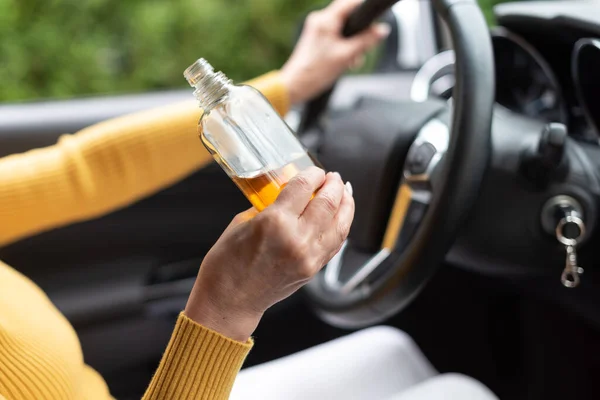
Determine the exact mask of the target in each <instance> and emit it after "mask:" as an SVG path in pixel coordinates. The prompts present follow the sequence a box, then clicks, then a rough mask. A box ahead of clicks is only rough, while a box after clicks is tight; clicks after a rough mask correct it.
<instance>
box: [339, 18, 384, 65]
mask: <svg viewBox="0 0 600 400" xmlns="http://www.w3.org/2000/svg"><path fill="white" fill-rule="evenodd" d="M390 31H391V28H390V26H389V25H388V24H386V23H379V24H375V25H373V26H371V27H370V28H368V29H365V30H364V31H363V32H361V33H358V34H356V35H354V36H352V37H351V38H349V39H348V40H346V42H345V46H344V47H345V51H346V52H347V55H348V57H349V58H350V59H351V60H354V59H356V58H357V57H358V56H360V55H361V54H363V53H364V52H365V51H367V50H369V49H370V48H372V47H374V46H375V45H376V44H377V43H379V42H380V41H381V40H383V39H385V38H386V37H388V35H389V34H390Z"/></svg>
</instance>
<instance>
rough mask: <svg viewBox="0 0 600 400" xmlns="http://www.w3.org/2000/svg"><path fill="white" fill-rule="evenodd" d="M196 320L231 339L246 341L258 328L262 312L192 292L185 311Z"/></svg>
mask: <svg viewBox="0 0 600 400" xmlns="http://www.w3.org/2000/svg"><path fill="white" fill-rule="evenodd" d="M184 313H185V315H186V316H187V317H188V318H190V319H191V320H193V321H194V322H196V323H198V324H200V325H202V326H204V327H205V328H208V329H211V330H213V331H215V332H218V333H220V334H221V335H223V336H226V337H228V338H230V339H233V340H236V341H238V342H242V343H245V342H247V341H248V339H250V336H252V333H253V332H254V331H255V330H256V327H257V326H258V323H259V322H260V319H261V318H262V313H257V312H251V311H248V310H245V309H242V308H240V307H231V306H227V305H224V304H219V302H218V301H215V300H211V296H210V295H198V294H196V292H195V291H193V292H192V294H191V296H190V298H189V300H188V302H187V304H186V307H185V311H184Z"/></svg>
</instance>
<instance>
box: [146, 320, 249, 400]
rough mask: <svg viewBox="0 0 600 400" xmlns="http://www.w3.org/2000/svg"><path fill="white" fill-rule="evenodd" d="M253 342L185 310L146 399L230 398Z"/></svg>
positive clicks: (201, 399) (221, 399) (219, 399)
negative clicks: (233, 337)
mask: <svg viewBox="0 0 600 400" xmlns="http://www.w3.org/2000/svg"><path fill="white" fill-rule="evenodd" d="M252 344H253V343H252V341H251V340H248V341H247V342H246V343H241V342H236V341H234V340H231V339H229V338H226V337H225V336H222V335H220V334H219V333H217V332H215V331H212V330H209V329H207V328H205V327H203V326H201V325H198V324H197V323H195V322H193V321H192V320H191V319H189V318H187V317H186V316H185V315H183V313H182V314H181V315H180V316H179V319H178V320H177V325H176V327H175V330H174V331H173V335H172V336H171V340H170V342H169V345H168V347H167V350H166V351H165V354H164V355H163V358H162V360H161V362H160V365H159V367H158V369H157V371H156V373H155V375H154V377H153V378H152V381H151V383H150V386H149V387H148V389H147V391H146V394H145V395H144V398H143V400H166V399H169V400H170V399H179V400H187V399H190V400H191V399H194V400H227V399H228V398H229V393H230V392H231V388H232V386H233V382H234V381H235V377H236V376H237V373H238V372H239V370H240V368H241V367H242V364H243V362H244V360H245V358H246V356H247V355H248V352H249V351H250V349H251V348H252Z"/></svg>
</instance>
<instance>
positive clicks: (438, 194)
mask: <svg viewBox="0 0 600 400" xmlns="http://www.w3.org/2000/svg"><path fill="white" fill-rule="evenodd" d="M396 1H397V0H396ZM396 1H394V0H365V1H364V2H363V3H362V4H361V5H360V6H359V7H358V8H357V9H356V10H355V11H354V12H353V13H352V15H351V16H350V17H349V19H348V20H347V22H346V25H345V27H344V31H343V32H344V35H346V36H350V35H352V34H355V33H357V32H360V31H361V30H363V29H364V28H366V27H367V26H369V25H370V24H371V23H372V22H373V21H374V20H375V19H376V18H378V17H379V16H380V15H381V14H382V13H383V12H384V11H386V10H387V9H388V8H390V7H391V6H392V5H393V4H394V3H396ZM432 2H433V5H434V8H435V10H436V12H437V14H438V15H439V17H440V18H441V19H442V20H443V21H444V22H445V23H446V25H447V26H448V28H449V31H450V34H451V38H452V41H453V47H454V51H455V54H456V84H455V87H454V92H453V104H452V106H451V108H452V110H451V115H452V117H451V118H449V117H448V118H446V117H447V116H449V115H450V112H449V111H448V105H447V104H445V103H444V104H442V105H439V104H437V105H436V106H435V107H434V109H435V111H432V106H431V104H425V103H412V104H411V103H408V104H407V105H405V106H403V107H399V108H398V110H397V111H398V113H404V114H403V115H407V113H410V116H406V118H400V119H396V121H397V125H398V126H395V127H394V129H396V130H397V131H400V132H402V131H405V132H414V133H409V134H408V139H406V137H405V142H406V146H405V147H404V149H405V151H403V154H402V156H403V157H404V162H403V163H400V165H401V169H402V173H401V174H400V173H399V174H398V175H399V176H400V177H401V178H400V179H399V182H398V179H396V181H395V182H391V183H389V184H390V185H393V186H394V188H392V189H390V190H391V191H392V193H393V192H394V189H396V188H397V189H396V190H395V197H394V199H393V205H392V207H391V211H390V212H388V211H386V212H385V213H386V214H388V215H385V216H384V217H387V226H386V229H385V235H384V236H383V240H382V243H381V246H380V249H379V250H378V251H375V252H373V253H372V254H369V255H368V257H367V258H366V259H365V258H363V259H362V260H361V261H360V262H359V265H356V258H354V261H352V260H350V259H351V258H352V257H350V256H349V255H348V254H350V253H352V249H353V241H352V234H351V236H350V239H349V240H348V241H347V242H346V244H345V245H344V246H343V247H342V250H341V251H340V252H339V253H338V254H337V255H336V256H335V257H334V258H333V259H332V260H331V262H330V263H329V264H328V265H327V266H326V267H325V268H324V269H323V271H321V272H320V273H319V275H317V277H316V278H315V279H313V281H311V282H310V283H309V284H308V285H307V286H306V288H305V293H306V295H307V296H308V298H309V300H310V302H311V303H312V305H313V306H314V308H315V310H316V311H317V313H318V315H319V316H320V317H321V318H322V319H324V320H325V321H327V322H329V323H330V324H332V325H335V326H338V327H343V328H359V327H363V326H367V325H371V324H374V323H378V322H381V321H382V320H384V319H386V318H387V317H389V316H391V315H393V314H395V313H397V312H399V311H400V310H401V309H403V308H404V307H406V306H407V305H408V304H409V303H410V302H411V301H412V300H413V299H414V298H415V297H416V296H417V294H418V293H419V291H420V290H421V289H422V288H423V287H424V286H425V284H426V283H427V281H428V280H429V279H430V278H431V276H432V275H433V274H434V272H435V271H436V269H437V268H438V267H439V265H440V264H441V262H442V261H443V258H444V256H445V254H446V253H447V251H448V250H449V248H450V246H451V244H452V242H453V238H454V237H455V236H456V234H457V232H458V229H459V227H460V226H461V223H462V222H463V221H464V220H465V218H466V217H467V215H468V213H469V210H470V208H471V207H472V206H473V205H474V202H475V200H476V198H477V194H478V190H479V187H480V185H481V183H482V180H483V178H484V174H485V171H486V168H487V166H488V163H489V159H490V152H491V139H490V137H491V134H490V131H491V120H492V108H493V104H494V91H495V87H494V59H493V53H492V44H491V39H490V34H489V30H488V27H487V25H486V23H485V20H484V17H483V15H482V13H481V10H480V9H479V7H478V5H477V4H476V2H475V1H474V0H432ZM332 90H333V88H332V89H331V90H330V91H328V92H326V93H325V94H324V95H322V96H321V97H319V98H317V99H315V100H313V101H311V102H310V103H309V104H307V106H306V107H305V111H304V115H303V118H302V123H301V128H300V134H302V133H303V132H302V131H303V130H304V131H305V130H307V129H309V127H314V126H315V125H318V124H319V123H320V122H322V121H323V119H322V118H325V117H326V116H327V113H324V112H325V111H326V110H327V105H328V101H329V97H330V95H331V92H332ZM407 110H408V111H407ZM444 114H445V116H446V117H445V116H444ZM414 115H421V117H422V118H417V119H415V117H414ZM415 121H418V125H419V126H417V127H416V129H415V124H416V123H417V122H415ZM405 136H406V135H405ZM338 137H339V136H338ZM339 140H344V138H343V136H341V137H339ZM325 166H326V167H327V164H326V163H325ZM396 169H397V168H396ZM341 172H343V171H341ZM398 172H399V171H398ZM357 204H358V203H357ZM363 211H364V210H361V209H360V208H358V207H357V215H358V214H359V213H361V212H363ZM349 264H354V266H352V267H351V268H352V273H351V274H344V273H343V272H344V270H345V269H346V268H348V266H349ZM342 275H346V276H349V278H347V279H341V278H340V277H341V276H342Z"/></svg>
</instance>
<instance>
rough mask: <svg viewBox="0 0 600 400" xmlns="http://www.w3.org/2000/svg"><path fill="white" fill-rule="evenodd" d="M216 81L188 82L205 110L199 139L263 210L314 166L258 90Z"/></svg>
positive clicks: (287, 127)
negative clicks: (299, 175) (290, 182)
mask: <svg viewBox="0 0 600 400" xmlns="http://www.w3.org/2000/svg"><path fill="white" fill-rule="evenodd" d="M202 61H203V60H199V61H198V62H202ZM198 62H197V63H198ZM197 63H196V64H197ZM206 64H207V63H206ZM208 66H209V67H210V65H208ZM192 67H194V65H192V66H191V67H190V68H192ZM204 67H205V69H206V65H204ZM188 70H189V69H188ZM188 70H186V73H187V71H188ZM210 70H212V68H210ZM210 70H209V71H208V72H205V75H206V76H208V75H207V74H210ZM186 78H188V76H187V75H186ZM208 78H210V76H208ZM220 78H224V75H221V76H220ZM188 80H189V81H190V79H189V78H188ZM214 80H215V79H212V80H211V79H205V81H204V82H196V80H194V79H192V80H191V81H190V84H192V86H194V87H195V88H196V92H195V94H196V97H197V98H198V100H199V101H200V106H201V107H202V108H203V109H204V114H203V115H202V117H201V118H200V121H199V124H198V130H199V133H200V138H201V140H202V143H203V144H204V146H205V147H206V148H207V149H208V151H209V152H210V153H211V154H212V155H213V157H214V158H215V160H216V161H217V163H219V165H220V166H221V167H222V168H223V169H224V170H225V172H226V173H227V174H228V175H229V177H230V178H231V179H232V180H233V182H235V184H236V185H237V186H238V187H239V188H240V190H241V191H242V192H243V193H244V195H245V196H246V197H247V198H248V200H249V201H250V202H251V203H252V205H253V206H254V207H255V208H256V209H257V210H259V211H262V210H263V209H264V208H266V207H267V206H269V205H270V204H271V203H273V202H274V201H275V199H276V198H277V196H278V195H279V193H280V192H281V190H282V189H283V188H284V187H285V185H286V184H287V183H288V181H289V180H290V179H291V178H293V177H294V176H295V175H296V174H297V173H298V172H300V171H302V170H303V169H306V168H308V167H310V166H314V165H317V164H316V163H315V161H314V160H313V159H312V158H311V156H310V155H309V154H308V152H307V151H306V149H305V148H304V146H303V145H302V144H301V143H300V141H299V140H298V138H297V137H296V136H295V135H294V133H293V132H292V130H291V129H290V128H289V126H288V125H287V124H286V123H285V121H283V119H282V118H281V117H280V116H279V115H278V113H277V111H275V110H274V109H273V107H272V106H271V104H270V103H269V101H268V100H267V99H266V98H265V97H264V96H263V95H262V94H261V93H260V92H258V91H257V90H256V89H254V88H252V87H250V86H246V85H233V84H231V81H228V80H226V78H225V79H221V80H223V82H217V84H213V83H214V82H213V81H214ZM216 80H219V79H216ZM207 81H208V82H207Z"/></svg>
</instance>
